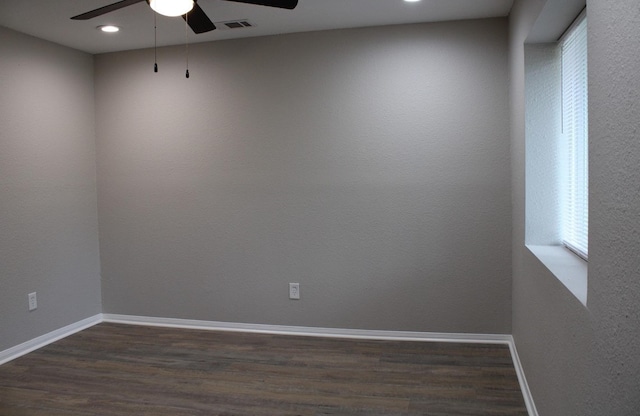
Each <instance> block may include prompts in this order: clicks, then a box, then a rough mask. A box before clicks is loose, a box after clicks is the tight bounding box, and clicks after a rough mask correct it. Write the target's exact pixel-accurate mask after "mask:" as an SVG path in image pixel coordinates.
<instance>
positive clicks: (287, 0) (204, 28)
mask: <svg viewBox="0 0 640 416" xmlns="http://www.w3.org/2000/svg"><path fill="white" fill-rule="evenodd" d="M143 1H146V2H147V3H148V4H149V5H150V6H151V8H152V9H154V10H155V11H156V12H158V13H160V14H165V13H163V12H162V11H159V10H158V9H157V8H156V7H157V6H156V5H157V3H161V1H159V0H121V1H118V2H116V3H113V4H109V5H107V6H103V7H100V8H97V9H95V10H91V11H89V12H86V13H82V14H79V15H77V16H73V17H72V18H71V19H73V20H89V19H93V18H94V17H98V16H102V15H103V14H106V13H110V12H113V11H116V10H119V9H122V8H123V7H127V6H131V5H134V4H136V3H142V2H143ZM225 1H233V2H236V3H248V4H257V5H260V6H269V7H278V8H281V9H289V10H293V9H294V8H295V7H296V6H297V5H298V0H225ZM164 3H170V0H164ZM188 4H189V7H190V6H191V5H193V8H191V9H190V11H188V12H187V13H184V14H171V15H170V16H180V15H182V18H183V19H184V20H185V21H186V22H187V24H188V25H189V27H191V30H193V31H194V33H205V32H210V31H212V30H215V28H216V26H215V25H214V24H213V22H212V21H211V19H209V16H207V14H206V13H205V12H204V10H202V8H200V6H198V3H197V0H193V1H192V2H191V0H189V1H188ZM187 10H189V9H187ZM165 15H168V14H165ZM168 16H169V15H168Z"/></svg>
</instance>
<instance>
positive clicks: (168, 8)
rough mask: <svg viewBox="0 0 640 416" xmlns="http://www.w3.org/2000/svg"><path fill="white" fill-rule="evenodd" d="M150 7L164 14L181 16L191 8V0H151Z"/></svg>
mask: <svg viewBox="0 0 640 416" xmlns="http://www.w3.org/2000/svg"><path fill="white" fill-rule="evenodd" d="M149 5H150V6H151V8H152V9H153V10H154V11H155V12H156V13H159V14H161V15H164V16H170V17H175V16H182V15H183V14H187V13H189V12H190V11H191V9H193V0H151V1H150V2H149Z"/></svg>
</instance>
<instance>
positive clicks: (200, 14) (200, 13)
mask: <svg viewBox="0 0 640 416" xmlns="http://www.w3.org/2000/svg"><path fill="white" fill-rule="evenodd" d="M182 18H183V19H184V20H185V21H186V22H187V23H188V24H189V27H190V28H191V30H193V32H194V33H205V32H211V31H212V30H215V29H216V25H214V24H213V22H212V21H211V19H209V16H207V14H206V13H205V12H204V10H202V8H201V7H200V6H198V3H195V2H194V3H193V9H191V11H190V12H189V13H187V14H185V15H184V16H182Z"/></svg>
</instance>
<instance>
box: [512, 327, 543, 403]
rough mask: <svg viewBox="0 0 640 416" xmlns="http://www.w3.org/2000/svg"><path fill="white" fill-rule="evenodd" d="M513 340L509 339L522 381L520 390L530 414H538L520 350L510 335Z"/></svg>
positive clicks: (514, 365) (516, 368)
mask: <svg viewBox="0 0 640 416" xmlns="http://www.w3.org/2000/svg"><path fill="white" fill-rule="evenodd" d="M509 337H510V338H511V340H510V341H509V350H511V359H512V360H513V367H514V368H515V370H516V374H517V375H518V382H520V390H521V391H522V397H523V398H524V404H525V405H526V406H527V412H528V413H529V416H538V409H536V404H535V403H534V401H533V396H532V395H531V390H529V384H528V383H527V377H525V375H524V369H523V368H522V363H521V362H520V357H519V356H518V350H517V349H516V343H515V341H514V340H513V336H511V335H509Z"/></svg>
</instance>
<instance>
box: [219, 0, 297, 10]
mask: <svg viewBox="0 0 640 416" xmlns="http://www.w3.org/2000/svg"><path fill="white" fill-rule="evenodd" d="M227 1H235V2H236V3H248V4H257V5H260V6H269V7H279V8H281V9H289V10H293V9H295V8H296V6H297V5H298V0H227Z"/></svg>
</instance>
